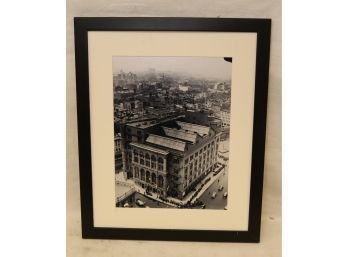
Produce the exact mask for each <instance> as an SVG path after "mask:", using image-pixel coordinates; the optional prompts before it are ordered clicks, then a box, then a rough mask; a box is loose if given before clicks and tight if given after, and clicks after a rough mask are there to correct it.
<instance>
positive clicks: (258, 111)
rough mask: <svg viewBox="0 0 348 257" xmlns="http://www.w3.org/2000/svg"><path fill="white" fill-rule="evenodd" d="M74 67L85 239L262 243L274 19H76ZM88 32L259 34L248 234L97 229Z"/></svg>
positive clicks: (209, 231) (244, 232) (213, 231)
mask: <svg viewBox="0 0 348 257" xmlns="http://www.w3.org/2000/svg"><path fill="white" fill-rule="evenodd" d="M74 23H75V58H76V59H75V62H76V63H75V64H76V90H77V115H78V146H79V164H80V194H81V218H82V237H83V238H95V239H130V240H172V241H210V242H259V241H260V226H261V206H262V187H263V170H264V153H265V136H266V114H267V91H268V72H269V55H270V36H271V20H270V19H232V18H125V17H122V18H111V17H98V18H97V17H93V18H92V17H76V18H75V19H74ZM89 31H192V32H193V33H194V32H195V31H201V32H255V33H257V54H256V55H257V56H256V76H255V99H254V118H253V122H254V124H253V143H252V163H251V185H250V204H249V222H248V225H249V226H248V231H217V230H179V229H176V230H170V229H132V228H105V227H103V228H101V227H94V225H93V224H94V223H93V197H92V190H93V189H92V163H91V133H90V105H89V74H88V37H87V34H88V32H89Z"/></svg>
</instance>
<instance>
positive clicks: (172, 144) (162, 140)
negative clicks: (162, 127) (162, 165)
mask: <svg viewBox="0 0 348 257" xmlns="http://www.w3.org/2000/svg"><path fill="white" fill-rule="evenodd" d="M146 142H147V143H151V144H155V145H159V146H164V147H167V148H170V149H173V150H177V151H181V152H183V151H185V147H186V143H185V142H184V141H180V140H176V139H171V138H168V137H161V136H157V135H153V134H150V135H149V136H148V138H147V139H146Z"/></svg>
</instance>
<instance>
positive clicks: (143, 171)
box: [140, 169, 145, 181]
mask: <svg viewBox="0 0 348 257" xmlns="http://www.w3.org/2000/svg"><path fill="white" fill-rule="evenodd" d="M140 179H141V180H143V181H145V170H144V169H141V170H140Z"/></svg>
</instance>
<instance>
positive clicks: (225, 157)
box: [112, 56, 232, 211]
mask: <svg viewBox="0 0 348 257" xmlns="http://www.w3.org/2000/svg"><path fill="white" fill-rule="evenodd" d="M231 65H232V57H172V56H171V57H150V56H149V57H133V56H132V57H126V56H113V57H112V68H113V94H114V95H113V99H114V146H115V155H114V156H115V194H116V195H115V206H116V207H117V208H119V207H122V208H183V209H215V210H222V211H223V210H227V209H228V206H227V199H228V197H229V196H228V172H229V144H230V142H229V134H230V113H231V112H230V108H231V77H232V67H231Z"/></svg>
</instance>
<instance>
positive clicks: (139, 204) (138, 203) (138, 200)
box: [135, 199, 145, 207]
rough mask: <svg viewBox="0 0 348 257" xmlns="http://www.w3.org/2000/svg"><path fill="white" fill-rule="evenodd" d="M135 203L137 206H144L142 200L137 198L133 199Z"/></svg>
mask: <svg viewBox="0 0 348 257" xmlns="http://www.w3.org/2000/svg"><path fill="white" fill-rule="evenodd" d="M135 203H136V204H137V205H138V206H139V207H145V203H144V202H143V201H141V200H140V199H137V200H136V201H135Z"/></svg>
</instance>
